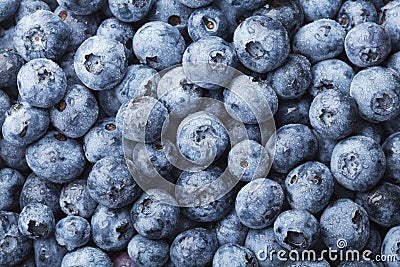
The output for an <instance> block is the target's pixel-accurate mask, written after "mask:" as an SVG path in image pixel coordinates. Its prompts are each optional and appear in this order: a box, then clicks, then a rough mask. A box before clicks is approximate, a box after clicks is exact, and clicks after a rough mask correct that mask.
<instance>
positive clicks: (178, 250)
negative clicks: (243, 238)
mask: <svg viewBox="0 0 400 267" xmlns="http://www.w3.org/2000/svg"><path fill="white" fill-rule="evenodd" d="M217 249H218V241H217V238H216V237H215V234H214V233H212V232H211V231H209V230H207V229H204V228H193V229H190V230H187V231H184V232H181V233H180V234H179V235H177V236H176V237H175V239H174V241H173V242H172V244H171V247H170V251H169V255H170V258H171V261H172V262H173V263H174V264H175V266H177V267H184V266H185V267H194V266H203V265H209V264H211V262H212V260H213V257H214V254H215V252H216V251H217Z"/></svg>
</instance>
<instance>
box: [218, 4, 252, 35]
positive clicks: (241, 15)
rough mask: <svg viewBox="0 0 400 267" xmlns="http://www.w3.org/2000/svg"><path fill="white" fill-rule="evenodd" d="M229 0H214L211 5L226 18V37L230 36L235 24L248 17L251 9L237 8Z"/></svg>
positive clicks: (235, 26)
mask: <svg viewBox="0 0 400 267" xmlns="http://www.w3.org/2000/svg"><path fill="white" fill-rule="evenodd" d="M229 2H230V1H229V0H214V2H213V3H212V5H213V6H215V7H216V8H218V9H219V10H220V11H222V12H223V13H224V14H225V16H226V18H227V19H228V32H229V36H228V38H231V35H232V34H233V32H234V31H235V29H236V28H237V26H238V25H239V24H240V23H242V22H243V21H244V20H245V19H246V18H248V17H250V16H251V13H252V12H251V10H245V9H238V8H236V7H235V6H234V5H232V3H229Z"/></svg>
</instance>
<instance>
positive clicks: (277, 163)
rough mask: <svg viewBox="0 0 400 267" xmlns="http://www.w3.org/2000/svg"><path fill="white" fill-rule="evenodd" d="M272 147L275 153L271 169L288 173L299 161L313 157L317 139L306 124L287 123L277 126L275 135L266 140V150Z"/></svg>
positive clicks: (315, 151)
mask: <svg viewBox="0 0 400 267" xmlns="http://www.w3.org/2000/svg"><path fill="white" fill-rule="evenodd" d="M273 139H276V140H273ZM275 144H276V146H275ZM271 146H275V147H271ZM273 149H275V155H274V161H273V162H272V170H274V171H276V172H278V173H289V172H290V171H291V170H292V169H293V168H294V167H296V166H297V165H299V164H300V163H302V162H305V161H308V160H312V159H313V158H314V157H315V155H316V153H317V150H318V140H317V138H316V137H315V135H314V134H313V133H312V131H311V129H310V128H309V127H307V126H306V125H303V124H288V125H285V126H283V127H281V128H279V129H278V130H277V131H276V134H275V137H274V138H271V139H270V140H269V141H268V143H267V150H269V151H274V150H273Z"/></svg>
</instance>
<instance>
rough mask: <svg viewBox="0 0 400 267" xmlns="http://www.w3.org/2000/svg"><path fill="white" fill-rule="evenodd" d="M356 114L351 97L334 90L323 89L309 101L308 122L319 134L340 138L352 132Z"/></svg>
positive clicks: (354, 103) (354, 104)
mask: <svg viewBox="0 0 400 267" xmlns="http://www.w3.org/2000/svg"><path fill="white" fill-rule="evenodd" d="M357 115H358V109H357V105H356V102H355V101H354V99H353V98H351V97H350V96H348V95H345V94H343V93H341V92H339V91H336V90H325V91H322V92H321V93H319V94H318V95H317V96H316V97H315V98H314V100H313V101H312V102H311V106H310V111H309V116H310V124H311V126H312V127H313V128H314V129H315V131H317V132H318V133H319V134H320V135H322V136H324V137H325V138H329V139H342V138H344V137H346V136H348V135H350V134H351V133H352V132H353V129H354V126H355V122H356V119H357Z"/></svg>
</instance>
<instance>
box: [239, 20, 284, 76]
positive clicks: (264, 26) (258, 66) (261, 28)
mask: <svg viewBox="0 0 400 267" xmlns="http://www.w3.org/2000/svg"><path fill="white" fill-rule="evenodd" d="M233 45H234V47H235V49H236V53H237V55H238V58H239V60H240V62H241V63H242V64H243V65H244V66H246V67H247V68H249V69H250V70H252V71H255V72H259V73H266V72H269V71H271V70H273V69H276V68H277V67H279V66H280V65H282V64H283V63H284V62H285V60H286V58H287V56H288V55H289V49H290V47H289V37H288V34H287V31H286V29H285V28H284V27H283V26H282V24H281V23H280V22H278V21H275V20H273V19H271V18H269V17H265V16H252V17H250V18H247V19H246V20H245V21H244V22H242V23H241V24H240V25H239V26H238V27H237V28H236V30H235V33H234V35H233Z"/></svg>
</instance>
